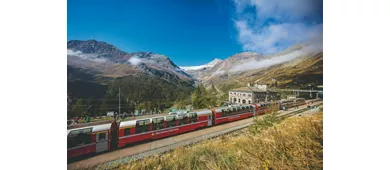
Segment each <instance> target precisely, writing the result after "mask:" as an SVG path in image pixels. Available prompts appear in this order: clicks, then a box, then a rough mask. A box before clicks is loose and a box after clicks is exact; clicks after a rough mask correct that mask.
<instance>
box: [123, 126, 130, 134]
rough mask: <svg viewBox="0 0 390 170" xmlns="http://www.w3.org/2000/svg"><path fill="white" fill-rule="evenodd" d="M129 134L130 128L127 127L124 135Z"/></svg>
mask: <svg viewBox="0 0 390 170" xmlns="http://www.w3.org/2000/svg"><path fill="white" fill-rule="evenodd" d="M129 135H130V128H126V129H125V134H124V136H129Z"/></svg>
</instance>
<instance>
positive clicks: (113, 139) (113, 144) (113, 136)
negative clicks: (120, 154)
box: [108, 120, 120, 150]
mask: <svg viewBox="0 0 390 170" xmlns="http://www.w3.org/2000/svg"><path fill="white" fill-rule="evenodd" d="M119 124H120V122H119V123H117V122H116V121H115V120H114V121H113V122H112V123H111V128H110V135H109V140H108V141H109V143H110V148H109V150H113V149H116V148H117V147H118V139H119V134H118V133H119Z"/></svg>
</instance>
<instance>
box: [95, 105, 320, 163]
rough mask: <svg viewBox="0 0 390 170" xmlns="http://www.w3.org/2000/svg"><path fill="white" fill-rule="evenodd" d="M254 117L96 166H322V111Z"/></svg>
mask: <svg viewBox="0 0 390 170" xmlns="http://www.w3.org/2000/svg"><path fill="white" fill-rule="evenodd" d="M263 117H264V118H263V119H254V124H253V125H252V126H251V127H249V128H248V129H244V130H240V131H236V132H234V133H231V134H227V135H224V136H221V137H218V138H215V139H211V140H207V141H204V142H201V143H199V144H196V145H193V146H187V147H180V148H177V149H175V150H173V151H171V152H168V153H165V154H162V155H156V156H151V157H148V158H145V159H142V160H134V161H130V162H124V163H122V164H116V165H107V164H102V165H99V166H97V167H95V168H97V169H108V168H110V169H145V170H146V169H159V170H160V169H177V170H182V169H217V170H225V169H240V170H241V169H322V168H323V160H322V154H323V123H322V122H323V114H322V112H321V113H318V114H315V115H311V116H307V117H298V118H288V119H285V120H283V121H281V122H280V120H277V119H275V117H273V116H263Z"/></svg>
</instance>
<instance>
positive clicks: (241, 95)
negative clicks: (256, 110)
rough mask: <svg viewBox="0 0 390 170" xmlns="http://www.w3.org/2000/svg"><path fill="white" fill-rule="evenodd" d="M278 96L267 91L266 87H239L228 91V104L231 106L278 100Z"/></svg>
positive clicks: (249, 85) (273, 92)
mask: <svg viewBox="0 0 390 170" xmlns="http://www.w3.org/2000/svg"><path fill="white" fill-rule="evenodd" d="M279 99H280V95H279V94H278V93H276V92H275V91H272V90H269V89H267V85H258V84H255V85H252V84H248V86H246V87H240V88H236V89H232V90H230V91H229V102H230V103H233V104H252V103H259V102H266V101H275V100H279Z"/></svg>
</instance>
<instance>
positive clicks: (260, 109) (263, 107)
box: [253, 102, 273, 115]
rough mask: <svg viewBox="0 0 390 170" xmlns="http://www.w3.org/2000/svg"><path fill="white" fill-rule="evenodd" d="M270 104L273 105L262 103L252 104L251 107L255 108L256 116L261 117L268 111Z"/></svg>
mask: <svg viewBox="0 0 390 170" xmlns="http://www.w3.org/2000/svg"><path fill="white" fill-rule="evenodd" d="M272 104H273V103H271V102H263V103H258V104H254V105H253V106H254V107H255V108H256V115H262V114H264V113H266V112H268V111H270V110H271V106H272Z"/></svg>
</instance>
